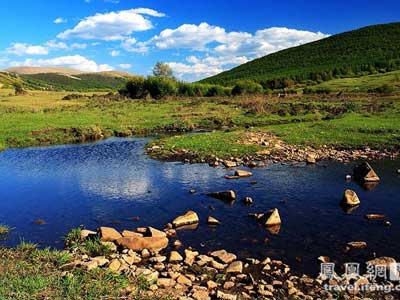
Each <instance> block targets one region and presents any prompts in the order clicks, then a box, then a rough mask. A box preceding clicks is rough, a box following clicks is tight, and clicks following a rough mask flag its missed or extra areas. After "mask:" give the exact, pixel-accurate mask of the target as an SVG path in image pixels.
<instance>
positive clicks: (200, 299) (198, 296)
mask: <svg viewBox="0 0 400 300" xmlns="http://www.w3.org/2000/svg"><path fill="white" fill-rule="evenodd" d="M192 298H193V299H195V300H210V299H211V298H210V295H209V293H208V291H205V290H196V291H195V292H194V293H193V295H192Z"/></svg>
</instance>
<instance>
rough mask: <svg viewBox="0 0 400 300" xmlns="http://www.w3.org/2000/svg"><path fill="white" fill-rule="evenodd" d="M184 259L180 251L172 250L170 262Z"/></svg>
mask: <svg viewBox="0 0 400 300" xmlns="http://www.w3.org/2000/svg"><path fill="white" fill-rule="evenodd" d="M182 260H183V257H182V255H180V254H179V252H177V251H171V253H170V255H169V262H171V263H173V262H179V261H182Z"/></svg>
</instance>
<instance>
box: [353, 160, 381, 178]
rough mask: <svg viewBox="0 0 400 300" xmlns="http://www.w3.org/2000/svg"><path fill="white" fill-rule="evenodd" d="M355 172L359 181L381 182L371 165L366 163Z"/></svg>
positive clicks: (360, 165)
mask: <svg viewBox="0 0 400 300" xmlns="http://www.w3.org/2000/svg"><path fill="white" fill-rule="evenodd" d="M353 172H354V177H355V178H356V179H357V180H361V181H364V182H378V181H379V180H380V178H379V176H378V175H377V174H376V173H375V171H374V169H372V167H371V165H370V164H369V163H368V162H366V161H365V162H363V163H361V164H358V165H356V166H355V168H354V170H353Z"/></svg>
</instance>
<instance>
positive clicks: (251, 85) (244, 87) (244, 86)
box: [232, 80, 263, 96]
mask: <svg viewBox="0 0 400 300" xmlns="http://www.w3.org/2000/svg"><path fill="white" fill-rule="evenodd" d="M262 92H263V87H262V85H261V84H259V83H257V82H254V81H251V80H241V81H238V82H237V83H236V85H235V86H234V87H233V89H232V95H233V96H238V95H245V94H261V93H262Z"/></svg>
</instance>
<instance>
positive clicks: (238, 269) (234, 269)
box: [226, 261, 243, 274]
mask: <svg viewBox="0 0 400 300" xmlns="http://www.w3.org/2000/svg"><path fill="white" fill-rule="evenodd" d="M226 273H239V274H240V273H243V263H242V262H241V261H234V262H233V263H231V264H230V265H229V266H228V268H227V269H226Z"/></svg>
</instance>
